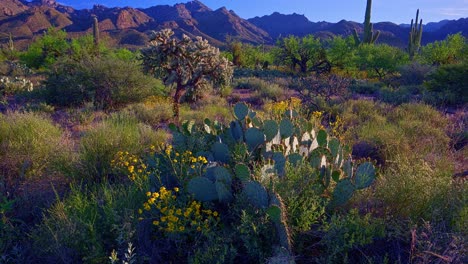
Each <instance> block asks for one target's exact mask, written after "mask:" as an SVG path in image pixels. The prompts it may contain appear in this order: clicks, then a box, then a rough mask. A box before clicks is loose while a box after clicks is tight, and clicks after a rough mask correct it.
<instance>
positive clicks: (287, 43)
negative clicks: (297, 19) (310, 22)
mask: <svg viewBox="0 0 468 264" xmlns="http://www.w3.org/2000/svg"><path fill="white" fill-rule="evenodd" d="M276 45H277V47H278V49H277V50H276V54H275V55H276V60H277V61H278V62H283V63H286V64H287V65H289V66H290V67H291V69H292V70H295V69H296V66H299V68H300V71H301V73H306V72H307V70H308V68H309V67H311V66H314V65H318V64H320V63H321V62H322V61H325V60H326V54H325V50H324V49H323V47H322V44H321V43H320V40H319V39H318V38H315V37H314V36H313V35H307V36H305V37H303V38H298V37H295V36H289V37H287V38H283V39H280V40H278V42H277V43H276Z"/></svg>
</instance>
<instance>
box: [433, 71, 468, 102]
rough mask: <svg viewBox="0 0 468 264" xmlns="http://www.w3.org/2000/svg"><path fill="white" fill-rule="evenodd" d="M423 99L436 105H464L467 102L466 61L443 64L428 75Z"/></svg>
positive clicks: (467, 80) (467, 79)
mask: <svg viewBox="0 0 468 264" xmlns="http://www.w3.org/2000/svg"><path fill="white" fill-rule="evenodd" d="M425 86H426V88H427V94H426V95H425V100H426V101H427V102H428V103H432V104H436V105H449V106H452V105H464V104H466V103H467V102H468V62H465V63H462V64H451V65H443V66H440V67H439V68H437V70H435V71H434V72H433V73H431V74H430V75H429V76H428V80H427V81H426V83H425Z"/></svg>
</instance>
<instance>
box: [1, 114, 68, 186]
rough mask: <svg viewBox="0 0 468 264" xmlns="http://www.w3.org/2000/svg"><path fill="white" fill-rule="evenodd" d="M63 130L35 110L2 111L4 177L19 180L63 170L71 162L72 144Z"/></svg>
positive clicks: (2, 167)
mask: <svg viewBox="0 0 468 264" xmlns="http://www.w3.org/2000/svg"><path fill="white" fill-rule="evenodd" d="M65 139H66V138H65V135H64V133H63V132H62V130H61V129H60V128H59V127H57V126H55V125H54V124H53V123H52V121H51V120H49V119H48V118H45V117H43V116H40V115H38V114H34V113H19V112H13V113H7V114H2V115H0V157H1V158H0V170H1V173H0V175H2V180H6V181H7V182H10V183H11V181H13V182H19V181H23V180H25V179H29V178H37V177H41V176H42V175H43V174H44V173H54V172H60V171H61V170H62V169H64V168H65V167H67V166H69V165H70V160H69V159H70V151H71V150H70V146H69V145H68V144H67V143H66V141H65Z"/></svg>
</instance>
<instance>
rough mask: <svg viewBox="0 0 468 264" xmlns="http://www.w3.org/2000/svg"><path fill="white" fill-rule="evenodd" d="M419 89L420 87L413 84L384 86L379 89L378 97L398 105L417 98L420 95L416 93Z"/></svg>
mask: <svg viewBox="0 0 468 264" xmlns="http://www.w3.org/2000/svg"><path fill="white" fill-rule="evenodd" d="M421 90H422V87H420V86H415V85H412V86H400V87H391V86H385V87H382V88H381V89H380V91H379V99H380V100H381V101H382V102H385V103H389V104H393V105H400V104H403V103H409V102H411V101H413V100H415V99H417V98H419V97H420V96H418V95H419V94H420V91H421Z"/></svg>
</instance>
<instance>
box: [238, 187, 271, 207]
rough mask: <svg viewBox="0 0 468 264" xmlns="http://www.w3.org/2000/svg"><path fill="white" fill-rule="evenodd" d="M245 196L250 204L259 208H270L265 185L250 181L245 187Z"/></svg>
mask: <svg viewBox="0 0 468 264" xmlns="http://www.w3.org/2000/svg"><path fill="white" fill-rule="evenodd" d="M243 194H244V195H245V196H246V197H247V199H248V200H249V202H250V203H251V204H252V205H253V206H255V207H257V208H267V207H268V193H267V191H266V189H265V187H263V185H262V184H261V183H259V182H257V181H249V182H247V183H246V184H245V185H244V190H243Z"/></svg>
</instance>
